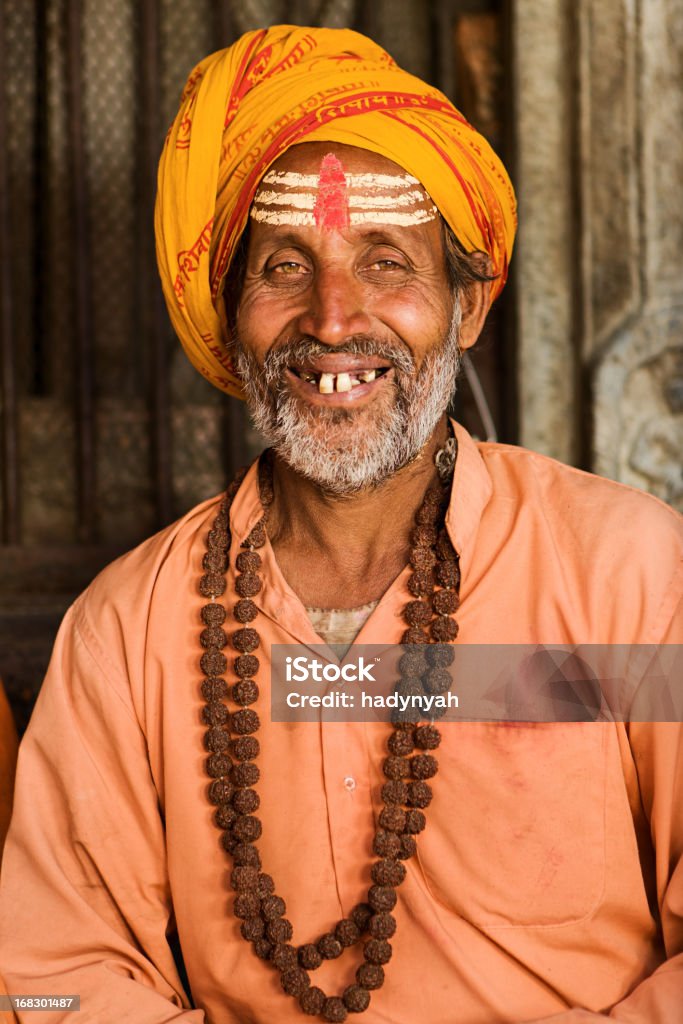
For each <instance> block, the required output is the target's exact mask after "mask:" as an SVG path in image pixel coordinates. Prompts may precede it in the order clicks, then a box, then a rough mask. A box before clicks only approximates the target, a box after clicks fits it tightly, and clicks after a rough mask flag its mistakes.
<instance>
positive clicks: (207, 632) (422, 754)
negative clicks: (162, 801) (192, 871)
mask: <svg viewBox="0 0 683 1024" xmlns="http://www.w3.org/2000/svg"><path fill="white" fill-rule="evenodd" d="M258 470H259V492H260V497H261V503H262V505H263V508H264V515H263V517H262V518H261V520H259V522H258V523H257V524H256V525H255V526H254V527H253V529H252V530H251V532H250V534H249V536H248V537H247V538H246V539H245V540H244V541H243V542H242V545H241V547H242V548H243V549H244V550H243V551H241V552H240V553H239V554H238V555H237V558H236V562H235V568H236V571H237V576H236V579H235V590H236V593H237V596H238V600H237V602H236V603H235V605H234V608H233V615H234V618H235V620H236V622H237V623H238V624H239V626H240V628H239V629H237V630H235V631H234V632H233V633H232V634H231V635H230V636H229V637H228V634H227V633H226V631H225V629H224V628H223V627H224V625H225V621H226V618H227V612H226V609H225V608H224V607H223V605H221V604H219V603H218V601H217V598H219V597H221V596H222V595H223V594H224V593H225V590H226V585H227V584H226V578H225V572H226V570H227V567H228V562H229V554H230V544H231V536H230V528H229V514H230V505H231V503H232V500H233V498H234V496H235V494H236V493H237V491H238V489H239V487H240V485H241V483H242V480H243V478H244V475H245V473H246V470H241V471H240V473H239V474H238V476H237V478H236V479H235V481H233V483H232V484H231V485H230V487H229V488H228V490H227V491H226V496H225V499H224V501H223V503H222V504H221V506H220V508H219V511H218V514H217V516H216V519H215V521H214V524H213V526H212V528H211V530H210V531H209V534H208V537H207V551H206V554H205V555H204V558H203V563H202V564H203V569H204V575H203V576H202V578H201V580H200V585H199V589H200V592H201V594H202V595H203V596H205V597H207V598H210V600H211V603H210V604H206V605H205V606H204V607H203V608H202V612H201V617H202V622H203V624H204V629H203V630H202V632H201V634H200V643H201V645H202V647H203V648H204V653H203V654H202V657H201V662H200V664H201V667H202V670H203V671H204V674H205V677H206V678H205V679H204V681H203V683H202V695H203V697H204V699H205V701H206V704H205V706H204V708H203V709H202V719H203V721H204V723H205V724H206V726H207V731H206V734H205V737H204V744H205V747H206V749H207V751H208V752H209V757H208V758H207V762H206V770H207V774H208V775H209V777H210V778H211V779H212V782H211V784H210V786H209V800H210V802H211V803H212V804H213V805H214V806H215V807H216V811H215V813H214V820H215V823H216V825H217V826H218V828H219V829H220V830H221V832H222V835H221V845H222V846H223V848H224V849H225V851H226V852H227V853H228V854H230V855H231V857H232V862H233V870H232V873H231V884H232V887H233V889H234V890H235V899H234V903H233V913H234V914H235V916H236V917H237V918H238V919H240V920H241V925H240V931H241V933H242V936H243V937H244V939H245V940H246V941H248V942H251V943H252V946H253V949H254V952H255V953H256V955H257V956H259V957H260V958H261V959H264V960H269V961H270V962H271V963H272V964H273V965H274V966H275V967H276V968H277V970H278V971H279V972H280V981H281V984H282V987H283V989H284V991H285V993H287V994H288V995H291V996H293V997H294V998H296V999H298V1002H299V1006H300V1008H301V1010H302V1012H303V1013H305V1014H308V1015H312V1016H315V1015H319V1016H321V1017H322V1019H323V1020H326V1021H332V1022H334V1021H344V1020H345V1019H346V1017H347V1014H348V1013H349V1012H351V1013H362V1012H363V1011H364V1010H366V1009H367V1008H368V1006H369V1004H370V993H371V992H372V991H375V990H377V989H379V988H380V987H381V986H382V984H383V983H384V969H383V967H384V965H386V964H387V963H388V962H389V960H390V959H391V955H392V947H391V943H390V942H389V939H390V938H391V937H392V936H393V934H394V932H395V930H396V920H395V918H394V917H393V915H392V914H391V911H392V910H393V909H394V907H395V905H396V901H397V896H396V891H395V890H396V888H397V887H398V886H399V885H400V884H401V883H402V882H403V880H404V878H405V876H406V868H405V865H404V864H403V863H402V862H403V861H404V860H407V859H408V858H410V857H411V856H413V855H414V854H415V851H416V843H415V839H414V836H415V835H416V834H417V833H419V832H420V831H422V829H423V828H424V826H425V815H424V814H423V810H422V809H423V808H426V807H427V806H428V805H429V803H430V802H431V799H432V792H431V787H430V786H429V784H428V782H427V781H426V780H427V779H431V778H433V777H434V775H435V774H436V772H437V769H438V763H437V760H436V758H435V757H434V756H433V755H432V754H430V753H428V751H432V750H435V749H436V748H437V747H438V745H439V742H440V739H441V737H440V733H439V731H438V729H437V728H436V727H435V726H434V725H433V724H429V725H420V724H419V722H420V718H421V715H420V713H419V712H412V711H409V712H407V714H405V715H402V716H397V717H395V718H394V720H393V731H392V734H391V736H390V737H389V740H388V756H387V757H386V758H385V760H384V763H383V766H382V768H383V772H384V776H385V778H386V780H387V781H386V782H385V784H384V785H383V787H382V794H381V795H382V801H383V804H384V806H383V809H382V811H381V812H380V815H379V821H378V825H379V827H378V830H377V832H376V834H375V837H374V841H373V852H374V854H375V855H376V857H377V858H378V859H377V860H376V861H375V862H374V863H373V864H372V866H371V871H370V874H371V878H372V883H373V884H372V885H371V887H370V889H369V890H368V897H367V903H360V904H358V906H357V907H355V908H354V909H353V910H352V912H351V914H350V915H349V917H348V918H344V919H342V920H341V921H339V922H338V923H337V924H336V926H335V927H334V929H333V930H332V931H331V932H328V933H326V934H325V935H323V936H321V938H320V939H319V940H318V941H317V942H316V943H306V944H304V945H300V946H294V945H292V943H291V940H292V936H293V929H292V925H291V922H290V921H289V920H288V919H287V918H286V916H285V914H286V909H287V908H286V905H285V901H284V900H283V899H282V898H281V897H280V896H278V895H277V894H276V892H275V883H274V881H273V879H272V878H271V876H270V875H268V874H265V873H264V872H262V870H261V869H262V864H261V856H260V853H259V850H258V847H257V846H256V842H257V840H258V839H259V838H260V836H261V832H262V824H261V821H260V819H259V818H258V817H257V816H256V814H255V812H256V811H257V810H258V808H259V804H260V800H259V796H258V793H257V791H256V789H255V786H256V784H257V783H258V779H259V769H258V766H257V764H256V758H257V757H258V754H259V742H258V739H257V738H256V736H255V734H256V733H257V732H258V729H259V726H260V720H259V716H258V714H257V712H256V711H255V710H254V709H253V708H252V707H251V705H252V704H254V703H256V701H257V699H258V696H259V688H258V685H257V683H256V682H255V680H254V678H252V677H254V676H256V675H257V673H258V671H259V668H260V663H259V659H258V656H257V655H256V654H254V653H253V652H254V651H256V650H258V648H259V646H260V637H259V634H258V632H257V630H256V629H255V628H253V627H252V626H250V625H249V623H251V622H253V621H254V620H255V619H256V618H257V615H258V609H257V606H256V604H255V603H254V601H253V600H252V598H253V597H255V596H256V595H257V594H258V593H259V592H260V590H261V587H262V582H261V578H260V576H259V570H260V568H261V557H260V555H259V553H258V549H259V548H261V547H263V545H264V544H265V542H266V526H267V521H268V511H269V506H270V505H271V503H272V499H273V486H272V454H271V453H270V452H266V453H264V455H263V456H262V457H261V460H260V461H259V467H258ZM447 500H448V480H447V479H446V480H444V482H443V483H441V484H437V485H434V486H432V487H430V488H429V489H428V490H427V493H426V494H425V498H424V501H423V504H422V506H421V507H420V508H419V509H418V512H417V514H416V517H415V518H416V526H415V528H414V529H413V531H412V533H411V549H410V558H409V561H410V565H411V566H412V569H413V573H412V575H411V577H410V580H409V582H408V588H409V590H410V592H411V594H412V595H413V596H414V598H415V600H411V601H410V602H408V604H406V606H405V608H404V619H405V621H406V625H407V629H406V630H405V632H404V634H403V638H402V642H403V643H404V644H407V645H410V646H411V647H413V648H414V649H412V650H409V651H407V652H405V653H404V654H403V655H402V657H401V659H400V663H399V667H400V671H401V680H400V682H399V683H398V684H397V686H398V687H404V688H407V692H418V693H443V692H445V690H446V689H448V687H449V685H450V677H449V674H448V672H447V671H446V669H447V667H448V665H450V664H451V662H452V658H453V652H452V650H450V649H449V648H448V647H447V646H445V647H444V643H445V644H447V643H448V642H450V641H451V640H452V639H455V637H456V636H457V624H456V623H455V621H454V620H453V619H452V618H451V617H450V616H451V615H452V613H453V612H454V611H455V610H456V609H457V607H458V590H459V583H460V571H459V566H458V556H457V554H456V553H455V552H454V551H453V548H452V546H451V545H450V540H449V538H448V535H447V533H446V531H445V529H444V528H443V525H442V524H443V515H444V510H445V507H446V504H447ZM437 588H440V589H437ZM228 643H230V644H231V646H232V647H233V648H234V649H235V651H236V652H237V657H235V658H234V660H233V670H234V673H235V675H236V676H237V681H236V682H235V683H233V684H232V686H231V687H229V686H228V683H227V682H226V680H225V679H224V678H222V677H223V675H225V673H226V671H227V668H228V658H227V655H226V654H225V653H224V651H225V648H226V647H227V645H228ZM421 645H425V646H424V648H422V646H421ZM437 645H438V646H437ZM228 695H230V696H231V697H232V700H233V702H234V704H235V705H236V707H237V708H238V710H236V711H233V712H232V713H231V712H230V711H229V710H228V708H227V706H226V705H225V703H224V701H225V699H226V698H227V697H228ZM416 748H417V753H415V749H416ZM364 935H365V936H366V941H365V942H364V946H363V959H364V963H363V964H362V965H361V966H360V967H359V968H358V969H357V971H356V984H354V985H350V986H348V987H347V988H346V989H345V990H344V992H343V993H342V995H341V996H327V995H326V993H325V992H323V990H322V989H320V988H317V987H315V986H312V985H311V979H310V974H309V972H310V971H314V970H316V969H317V968H318V967H320V965H321V964H322V962H323V960H329V959H335V958H336V957H338V956H340V955H341V953H342V952H343V950H344V949H345V948H347V947H350V946H353V945H355V944H356V943H357V942H358V941H359V940H360V939H361V938H362V937H363V936H364Z"/></svg>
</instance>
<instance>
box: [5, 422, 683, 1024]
mask: <svg viewBox="0 0 683 1024" xmlns="http://www.w3.org/2000/svg"><path fill="white" fill-rule="evenodd" d="M457 434H458V440H459V446H460V453H459V457H458V462H457V466H456V471H455V477H454V484H453V494H452V499H451V504H450V509H449V512H448V518H447V526H448V529H449V531H450V533H451V537H452V540H453V543H454V546H455V547H456V549H457V550H458V551H460V552H461V565H462V570H463V579H462V588H461V596H462V605H461V608H460V611H459V613H458V621H459V623H460V639H461V640H462V641H463V642H468V643H481V644H484V643H536V642H543V643H598V642H599V643H632V642H640V643H664V642H669V643H673V642H677V643H680V642H681V639H682V637H681V631H680V618H679V619H678V626H676V625H675V624H674V622H675V619H674V616H675V614H676V609H677V607H680V598H681V591H682V590H683V572H682V564H681V550H682V546H683V545H682V539H681V527H680V519H679V517H678V516H677V515H676V514H675V513H674V512H673V511H672V510H671V509H670V508H668V507H667V506H665V505H663V504H661V503H660V502H658V501H657V500H655V499H653V498H649V497H647V496H645V495H642V494H640V493H638V492H636V491H633V490H631V489H628V488H625V487H622V486H620V485H618V484H614V483H611V482H609V481H605V480H600V479H598V478H595V477H592V476H590V475H588V474H584V473H581V472H579V471H576V470H573V469H568V468H567V467H565V466H562V465H560V464H559V463H557V462H554V461H552V460H550V459H547V458H545V457H543V456H540V455H536V454H533V453H531V452H527V451H524V450H521V449H517V448H509V447H506V446H503V445H492V444H480V445H475V443H474V442H473V441H472V439H471V438H470V437H469V436H468V435H467V434H466V432H465V431H464V430H463V429H462V428H460V427H458V428H457ZM216 507H217V501H216V500H212V501H209V502H206V503H205V504H203V505H200V506H199V507H198V508H196V509H194V510H193V511H192V512H191V513H189V514H188V515H187V516H186V517H185V518H184V519H182V520H181V521H180V522H179V523H177V524H175V525H174V526H172V527H170V528H169V529H167V530H165V531H163V532H162V533H160V534H158V535H157V536H156V537H153V538H152V539H151V540H150V541H148V542H146V543H145V544H143V545H141V546H140V547H139V548H137V549H136V550H135V551H133V552H131V553H130V554H128V555H126V556H125V557H124V558H122V559H120V560H119V561H117V562H116V563H114V564H113V565H112V566H110V567H109V568H108V569H106V570H105V571H104V572H103V573H102V574H101V575H100V576H99V577H98V579H97V580H96V581H95V582H94V583H93V584H92V586H91V587H90V588H89V589H88V591H86V593H85V594H84V595H83V596H82V597H81V598H80V599H79V600H78V601H77V602H76V604H75V605H74V607H73V608H72V609H71V611H70V612H69V613H68V615H67V617H66V620H65V622H64V625H63V627H62V630H61V632H60V635H59V638H58V640H57V644H56V647H55V651H54V655H53V658H52V663H51V666H50V671H49V674H48V677H47V680H46V682H45V685H44V687H43V690H42V692H41V694H40V697H39V700H38V704H37V707H36V711H35V714H34V716H33V719H32V722H31V725H30V727H29V730H28V733H27V735H26V738H25V740H24V742H23V745H22V749H21V752H20V757H19V769H18V777H17V792H16V803H15V816H14V819H13V823H12V827H11V829H10V835H9V839H8V843H7V847H6V851H5V860H4V863H3V875H2V886H0V893H1V897H0V912H1V924H0V927H1V929H2V932H1V934H2V950H1V953H0V973H2V974H4V975H5V976H6V981H7V986H8V988H9V990H10V991H11V992H15V993H27V992H35V993H45V992H65V993H69V994H79V995H80V996H81V1012H80V1015H79V1018H78V1019H79V1021H80V1022H81V1024H84V1022H86V1021H88V1022H90V1021H97V1022H98V1024H100V1022H101V1024H108V1022H109V1021H112V1022H113V1021H116V1022H117V1024H118V1022H121V1021H130V1022H134V1024H161V1022H167V1021H182V1022H187V1024H189V1022H196V1024H199V1022H200V1021H207V1022H210V1024H252V1022H253V1024H256V1022H258V1024H271V1022H273V1021H278V1022H295V1021H296V1022H299V1024H300V1021H301V1020H302V1016H301V1014H300V1012H299V1011H298V1010H297V1008H296V1006H295V1004H294V1001H293V1000H292V999H290V998H289V997H288V996H285V995H284V994H283V993H282V991H281V989H280V985H279V980H278V976H277V973H276V972H275V971H274V970H273V969H272V968H271V967H270V966H269V965H266V964H264V963H263V962H261V961H259V960H257V958H256V957H255V956H254V954H253V952H252V950H251V948H250V946H249V945H248V944H247V943H246V942H244V940H243V939H242V938H241V937H240V936H239V930H238V928H239V925H238V922H237V921H236V920H235V918H234V917H233V916H232V913H231V912H230V908H231V905H232V892H231V889H230V886H229V870H228V868H229V861H228V858H227V857H226V856H225V854H224V853H223V852H222V850H221V848H220V846H219V841H218V838H219V833H218V830H217V829H216V828H215V826H214V824H213V822H212V808H211V806H210V805H209V803H208V801H207V798H206V788H207V780H206V777H205V775H204V760H205V753H204V750H203V744H202V739H203V733H204V727H203V725H202V721H201V717H200V716H201V707H202V699H201V696H200V692H199V684H200V680H201V673H200V671H199V669H198V658H199V652H200V648H199V639H198V638H199V632H200V630H201V628H202V627H201V622H200V618H199V610H200V608H201V605H202V604H203V603H204V601H203V599H202V598H201V597H200V595H199V593H198V590H197V582H198V579H199V577H200V575H201V571H202V570H201V560H202V555H203V552H204V541H205V536H206V532H207V529H208V527H209V526H210V524H211V522H212V519H213V516H214V515H215V511H216ZM260 515H261V508H260V505H259V501H258V493H257V488H256V483H255V471H254V469H253V468H252V470H251V471H250V473H249V474H248V476H247V478H246V480H245V482H244V484H243V486H242V488H241V490H240V492H239V494H238V496H237V498H236V499H235V502H234V504H233V511H232V529H233V545H234V547H233V559H232V560H233V562H234V554H235V552H236V549H237V547H238V545H239V544H240V542H241V540H242V539H243V538H244V537H245V535H246V534H247V533H248V531H249V530H250V529H251V527H252V526H253V525H254V523H255V522H256V521H257V520H258V519H259V517H260ZM262 554H263V559H264V571H263V576H264V580H265V583H264V587H263V590H262V592H261V593H260V594H259V595H258V597H257V598H256V601H257V604H258V605H259V608H260V612H261V614H260V615H259V617H258V619H257V622H256V625H257V627H258V629H259V632H260V634H261V637H262V641H263V650H262V651H261V652H260V653H259V656H260V657H262V669H261V673H260V683H261V688H262V697H261V698H260V703H261V718H262V727H261V732H260V734H259V739H260V740H261V756H260V761H259V763H260V767H261V782H260V783H259V787H258V788H259V792H260V794H261V799H262V805H261V811H260V812H259V814H260V816H261V818H262V820H263V825H264V831H263V837H262V839H261V841H260V849H261V852H262V856H263V862H264V870H266V871H268V872H269V873H271V874H272V875H273V876H274V878H275V881H276V886H277V891H278V892H279V893H280V894H281V895H282V896H284V898H285V900H286V902H287V908H288V912H287V916H288V917H289V918H290V919H291V920H292V922H293V924H294V941H295V942H296V943H299V942H309V941H314V940H315V939H316V938H318V937H319V936H320V935H321V934H323V932H325V931H327V930H328V929H329V928H330V927H331V926H332V925H333V924H334V923H335V922H336V921H337V920H338V919H339V918H340V917H342V916H343V915H345V914H347V913H348V912H349V911H350V909H351V908H352V907H353V906H354V904H356V903H357V902H358V901H360V900H362V899H364V898H365V894H366V892H367V888H368V885H369V884H370V879H369V866H370V863H371V861H372V854H371V841H372V836H373V832H374V827H375V820H376V817H377V814H378V812H379V809H380V803H379V790H380V786H381V783H382V776H381V763H382V759H383V756H384V752H385V742H386V738H387V735H388V732H389V727H388V726H387V725H386V724H378V723H373V724H363V723H361V724H359V723H339V722H337V723H328V724H323V725H321V724H320V723H317V724H316V723H296V724H295V723H287V724H277V723H272V722H271V721H270V720H269V715H268V671H267V668H268V666H267V658H266V654H267V651H268V648H269V645H270V644H272V643H291V642H295V641H296V642H300V643H304V644H315V643H319V642H320V641H319V637H317V636H316V634H315V632H314V631H313V628H312V626H311V624H310V621H309V619H308V617H307V615H306V612H305V610H304V608H303V606H302V604H301V602H300V601H299V599H298V598H297V597H296V595H295V594H294V593H293V592H292V590H291V589H290V588H289V587H288V585H287V583H286V581H285V580H284V578H283V576H282V574H281V572H280V571H279V568H278V566H277V564H276V562H275V560H274V557H273V552H272V550H271V548H270V547H269V546H268V545H266V547H265V548H264V549H262ZM406 579H407V570H406V571H405V572H404V573H402V574H401V575H400V576H399V577H398V579H397V580H396V581H395V582H394V584H393V585H392V586H391V587H390V588H389V590H388V591H387V592H386V594H385V595H384V596H383V597H382V599H381V601H380V602H379V604H378V606H377V608H376V609H375V611H374V612H373V613H372V615H371V616H370V618H369V619H368V620H367V622H366V624H365V626H364V627H363V629H362V631H361V633H360V634H359V637H358V640H359V642H364V643H386V642H387V641H389V642H398V641H399V638H400V636H401V633H402V630H403V628H404V626H403V622H402V619H401V609H402V606H403V605H404V603H405V601H406V600H407V598H408V593H407V590H406ZM228 586H229V588H232V580H231V579H229V582H228ZM233 592H234V591H233V590H232V589H229V593H233ZM264 662H265V664H264ZM439 761H440V770H439V774H438V776H437V777H436V779H435V780H434V785H433V789H434V800H433V802H432V805H431V806H430V808H429V810H428V812H427V817H428V822H427V828H426V830H425V831H424V832H423V833H422V834H421V835H420V836H419V838H418V849H419V854H418V857H417V858H416V859H414V860H411V861H409V862H408V864H407V867H408V876H407V879H406V881H405V883H404V884H403V885H402V886H401V887H400V889H399V901H398V905H397V908H396V911H395V914H396V917H397V920H398V930H397V933H396V935H395V936H394V938H393V939H392V943H393V947H394V955H393V959H392V961H391V963H390V964H389V966H388V968H387V981H386V983H385V985H384V987H383V988H382V989H381V990H380V991H379V992H377V993H374V994H373V997H372V1002H371V1005H370V1009H369V1010H368V1011H367V1013H366V1014H365V1015H364V1016H363V1018H362V1019H363V1020H364V1021H366V1022H367V1024H389V1022H391V1024H416V1022H417V1021H424V1022H425V1024H456V1022H457V1024H494V1022H521V1021H538V1020H545V1019H546V1018H550V1017H553V1015H556V1014H558V1015H559V1016H558V1017H557V1018H555V1017H553V1019H554V1020H557V1021H558V1024H564V1022H567V1024H568V1022H571V1024H578V1022H583V1021H591V1020H594V1019H601V1017H600V1015H601V1014H602V1015H607V1016H608V1015H610V1009H611V1016H612V1017H614V1018H615V1019H617V1020H623V1021H628V1022H630V1024H636V1022H637V1024H657V1022H661V1024H671V1022H673V1021H677V1020H683V859H682V854H683V777H682V766H683V746H682V730H681V728H680V726H678V725H676V724H637V725H631V726H628V725H623V724H613V723H571V724H556V723H551V724H535V725H534V724H531V725H518V726H516V727H509V726H506V725H502V724H487V723H475V724H469V723H467V724H466V723H452V724H448V725H444V727H443V740H442V744H441V747H440V750H439ZM174 927H177V930H178V934H179V937H180V942H181V944H182V949H183V953H184V958H185V964H186V968H187V973H188V976H189V981H190V985H191V988H192V995H193V999H194V1003H195V1005H196V1006H197V1007H198V1008H197V1009H195V1010H190V1009H189V1008H188V1003H187V999H186V997H185V994H184V993H183V990H182V986H181V983H180V980H179V977H178V973H177V970H176V967H175V965H174V961H173V958H172V955H171V952H170V950H169V945H168V942H167V939H166V935H167V933H168V932H169V931H170V930H172V929H173V928H174ZM665 961H666V963H665ZM359 962H360V947H356V948H354V949H352V950H347V951H346V952H345V953H344V955H343V956H342V957H341V958H339V959H338V960H335V961H332V962H328V963H326V964H325V965H324V966H323V968H322V969H321V970H320V971H318V972H315V974H314V977H313V983H314V984H321V986H322V987H323V988H325V989H326V990H328V991H330V992H340V991H341V990H342V989H343V988H344V987H345V986H346V985H347V984H349V983H351V982H352V980H353V975H354V972H355V968H356V966H357V965H358V963H359ZM573 1007H582V1008H584V1009H572V1008H573ZM591 1011H592V1012H591ZM19 1019H20V1020H22V1021H23V1020H24V1019H25V1020H26V1021H27V1022H29V1024H42V1022H45V1024H48V1022H49V1024H57V1022H59V1021H61V1020H64V1021H71V1018H70V1017H69V1016H68V1015H64V1016H61V1015H60V1014H59V1013H58V1012H57V1013H55V1012H54V1011H52V1012H50V1014H49V1015H48V1014H45V1015H43V1014H41V1013H36V1012H33V1013H31V1014H27V1015H25V1017H24V1016H22V1015H21V1013H20V1014H19ZM359 1019H361V1018H359Z"/></svg>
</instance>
